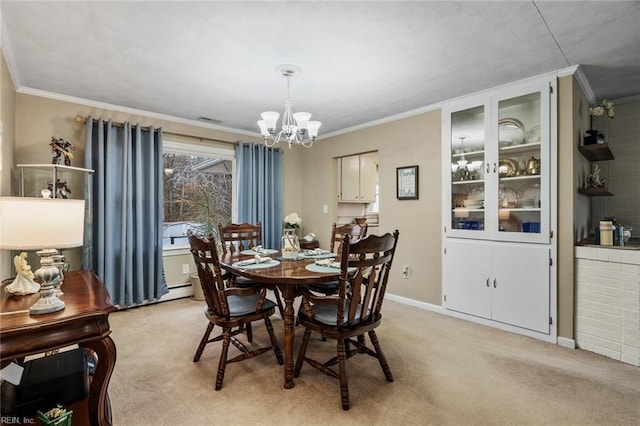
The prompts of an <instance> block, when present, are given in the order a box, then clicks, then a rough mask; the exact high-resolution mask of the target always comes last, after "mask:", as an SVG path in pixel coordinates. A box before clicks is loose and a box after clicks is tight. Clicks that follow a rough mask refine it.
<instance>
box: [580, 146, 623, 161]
mask: <svg viewBox="0 0 640 426" xmlns="http://www.w3.org/2000/svg"><path fill="white" fill-rule="evenodd" d="M578 151H580V153H581V154H582V155H583V156H584V157H585V158H586V159H587V160H589V161H606V160H613V159H614V157H613V153H611V150H610V149H609V144H606V143H599V144H593V145H580V146H578Z"/></svg>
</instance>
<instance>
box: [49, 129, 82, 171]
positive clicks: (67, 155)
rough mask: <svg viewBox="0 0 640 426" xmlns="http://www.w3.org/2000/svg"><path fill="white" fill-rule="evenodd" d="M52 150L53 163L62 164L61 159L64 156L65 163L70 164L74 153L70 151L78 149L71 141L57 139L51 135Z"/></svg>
mask: <svg viewBox="0 0 640 426" xmlns="http://www.w3.org/2000/svg"><path fill="white" fill-rule="evenodd" d="M49 146H50V147H51V151H53V154H54V156H53V159H52V160H51V164H60V160H61V159H63V158H64V165H65V166H70V165H71V160H73V154H72V153H71V152H69V151H73V150H74V149H76V148H75V147H74V146H72V145H71V142H67V141H65V140H64V139H62V138H60V139H56V138H54V137H53V136H52V137H51V143H50V144H49Z"/></svg>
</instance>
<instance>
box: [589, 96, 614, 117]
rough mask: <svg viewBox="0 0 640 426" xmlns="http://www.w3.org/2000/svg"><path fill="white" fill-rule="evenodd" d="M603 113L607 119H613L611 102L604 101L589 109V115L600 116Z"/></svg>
mask: <svg viewBox="0 0 640 426" xmlns="http://www.w3.org/2000/svg"><path fill="white" fill-rule="evenodd" d="M605 112H606V113H607V117H609V118H614V115H615V114H614V112H613V102H611V101H608V100H606V99H604V100H603V101H602V102H600V103H599V104H596V105H594V106H592V107H591V108H589V113H591V115H602V114H604V113H605Z"/></svg>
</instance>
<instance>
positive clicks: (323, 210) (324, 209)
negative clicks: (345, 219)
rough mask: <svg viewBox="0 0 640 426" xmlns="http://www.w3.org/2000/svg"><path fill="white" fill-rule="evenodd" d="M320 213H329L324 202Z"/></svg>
mask: <svg viewBox="0 0 640 426" xmlns="http://www.w3.org/2000/svg"><path fill="white" fill-rule="evenodd" d="M322 213H329V206H328V205H326V204H324V205H323V206H322Z"/></svg>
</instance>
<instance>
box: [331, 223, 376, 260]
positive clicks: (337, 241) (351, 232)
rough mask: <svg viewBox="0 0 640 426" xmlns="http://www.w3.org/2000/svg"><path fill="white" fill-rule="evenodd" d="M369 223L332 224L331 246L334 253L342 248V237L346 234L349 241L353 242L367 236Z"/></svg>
mask: <svg viewBox="0 0 640 426" xmlns="http://www.w3.org/2000/svg"><path fill="white" fill-rule="evenodd" d="M368 229H369V225H367V224H366V223H365V224H364V225H358V224H357V223H347V224H344V225H337V224H336V223H334V224H333V226H332V228H331V248H330V250H331V251H332V252H334V253H337V254H340V252H341V250H342V237H344V236H345V235H348V236H349V237H350V239H351V242H355V241H357V240H359V239H361V238H364V237H366V236H367V230H368Z"/></svg>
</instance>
